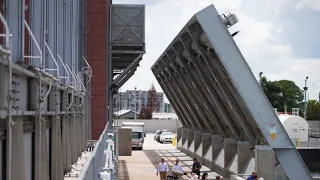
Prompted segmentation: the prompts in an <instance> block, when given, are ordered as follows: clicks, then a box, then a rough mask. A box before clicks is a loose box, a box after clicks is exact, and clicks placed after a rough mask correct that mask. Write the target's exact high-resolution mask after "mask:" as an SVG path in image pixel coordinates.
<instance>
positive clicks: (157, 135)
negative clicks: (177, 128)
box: [155, 129, 168, 142]
mask: <svg viewBox="0 0 320 180" xmlns="http://www.w3.org/2000/svg"><path fill="white" fill-rule="evenodd" d="M167 131H168V130H165V129H163V130H160V131H159V132H158V133H156V134H155V138H156V141H158V142H160V135H161V133H162V132H167Z"/></svg>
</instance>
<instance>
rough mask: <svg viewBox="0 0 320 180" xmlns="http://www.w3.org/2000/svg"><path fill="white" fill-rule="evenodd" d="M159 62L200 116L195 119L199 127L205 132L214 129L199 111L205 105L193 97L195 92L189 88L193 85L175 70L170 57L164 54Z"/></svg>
mask: <svg viewBox="0 0 320 180" xmlns="http://www.w3.org/2000/svg"><path fill="white" fill-rule="evenodd" d="M159 64H161V66H163V67H165V71H166V72H167V73H168V74H169V76H170V77H171V78H172V80H173V82H174V84H175V85H176V86H177V87H179V89H180V91H181V94H182V96H183V97H188V98H185V100H186V101H187V102H188V104H189V105H190V108H191V109H192V111H193V112H194V113H195V115H196V116H197V117H198V119H195V121H196V122H197V123H198V125H199V127H200V128H201V129H200V130H202V131H203V132H209V130H210V129H213V127H212V125H211V124H207V122H206V118H207V117H205V116H204V114H203V113H202V112H199V111H200V110H201V109H202V108H203V107H202V106H201V104H199V103H198V102H196V101H195V100H194V99H193V97H194V94H191V93H190V91H189V90H188V89H189V88H190V89H191V87H188V86H187V84H186V83H185V82H184V81H183V77H182V76H180V74H179V73H178V72H177V70H173V69H172V67H171V66H169V65H168V64H170V62H169V59H168V57H166V56H163V57H162V59H161V60H160V61H159Z"/></svg>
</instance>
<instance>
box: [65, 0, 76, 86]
mask: <svg viewBox="0 0 320 180" xmlns="http://www.w3.org/2000/svg"><path fill="white" fill-rule="evenodd" d="M65 2H66V3H65V6H64V18H65V21H64V23H65V24H64V28H65V32H64V38H63V40H64V43H65V47H64V49H65V50H64V57H63V60H64V62H65V64H66V66H68V67H69V68H70V69H72V36H71V30H72V28H71V27H72V24H71V16H72V14H71V13H72V11H71V8H72V6H71V3H72V1H65ZM69 81H72V82H74V80H73V79H72V76H71V73H70V74H69Z"/></svg>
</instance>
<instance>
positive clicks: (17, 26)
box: [4, 0, 25, 63]
mask: <svg viewBox="0 0 320 180" xmlns="http://www.w3.org/2000/svg"><path fill="white" fill-rule="evenodd" d="M4 4H5V6H6V10H5V13H6V15H5V16H6V20H7V23H8V26H9V29H10V33H11V34H12V38H11V39H12V41H11V43H12V45H11V47H12V51H11V56H12V61H13V62H14V63H16V62H23V58H24V14H25V12H24V11H25V9H24V8H25V6H24V5H25V1H24V0H7V1H5V3H4Z"/></svg>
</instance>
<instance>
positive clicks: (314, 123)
mask: <svg viewBox="0 0 320 180" xmlns="http://www.w3.org/2000/svg"><path fill="white" fill-rule="evenodd" d="M308 124H309V127H310V128H312V129H320V120H308Z"/></svg>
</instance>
